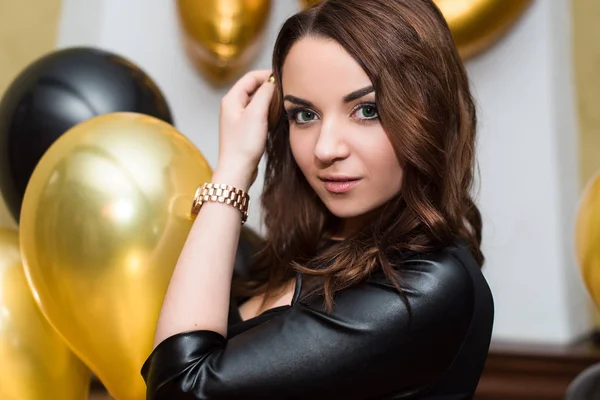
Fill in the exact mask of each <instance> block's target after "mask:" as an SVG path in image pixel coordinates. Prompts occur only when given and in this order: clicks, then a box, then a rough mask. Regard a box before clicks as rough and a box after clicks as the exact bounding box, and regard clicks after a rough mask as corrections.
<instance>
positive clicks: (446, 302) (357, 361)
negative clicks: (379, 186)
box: [142, 257, 473, 400]
mask: <svg viewBox="0 0 600 400" xmlns="http://www.w3.org/2000/svg"><path fill="white" fill-rule="evenodd" d="M402 271H403V272H402V280H401V285H402V287H403V289H404V295H405V296H407V299H408V302H409V304H410V309H411V315H412V317H411V318H409V310H408V308H407V307H406V304H405V302H403V300H402V297H401V295H400V294H399V293H398V292H397V291H396V289H395V288H394V287H393V286H392V285H391V284H390V283H389V282H387V281H386V280H385V278H384V277H383V276H382V275H381V276H380V277H379V278H378V277H377V276H375V277H374V278H372V279H369V280H368V281H366V282H364V283H362V284H360V285H356V286H354V287H351V288H349V289H345V290H343V291H340V292H338V293H337V294H336V303H335V308H334V310H333V312H332V314H331V315H329V314H327V313H326V312H325V311H324V306H323V304H322V298H321V297H314V298H312V299H311V300H307V301H299V302H298V303H296V304H295V305H294V306H293V307H291V308H289V309H287V310H286V311H285V312H284V313H283V314H280V315H277V316H275V317H273V318H272V319H270V320H268V321H266V322H264V323H262V324H259V325H257V326H255V327H253V328H251V329H249V330H247V331H245V332H242V333H240V334H239V335H237V336H235V337H232V338H230V339H229V340H227V339H225V338H224V337H223V336H221V335H219V334H218V333H215V332H211V331H191V332H186V333H180V334H177V335H174V336H172V337H169V338H167V339H165V340H164V341H163V342H162V343H160V344H159V345H158V346H157V347H156V348H155V349H154V351H153V352H152V354H151V355H150V357H149V358H148V360H147V361H146V363H145V364H144V367H143V368H142V375H143V377H144V379H145V381H146V384H147V388H148V389H147V399H149V400H163V399H164V400H166V399H169V400H178V399H225V398H226V399H250V398H263V399H264V398H288V399H289V398H303V399H308V398H315V397H318V398H328V397H329V398H344V399H354V398H366V397H369V398H372V397H380V396H385V395H386V394H388V393H392V392H395V393H396V394H397V393H398V391H399V390H404V391H405V393H406V394H410V393H415V392H418V391H419V390H422V389H423V388H425V387H427V386H428V385H430V384H433V383H434V382H436V381H437V380H438V379H440V378H441V377H442V375H443V373H444V371H445V370H446V369H447V368H448V367H449V366H450V364H451V363H452V360H453V358H454V357H455V355H456V353H457V352H458V349H459V348H460V346H461V343H462V341H463V340H464V337H465V334H466V332H467V330H468V328H469V323H470V319H471V314H472V310H473V286H472V283H471V280H470V277H469V275H468V272H467V271H466V270H465V269H464V268H463V267H462V266H461V264H460V263H459V262H457V261H456V260H455V259H453V258H452V257H445V259H437V260H436V259H429V260H424V259H421V260H413V261H407V262H406V264H405V265H403V268H402Z"/></svg>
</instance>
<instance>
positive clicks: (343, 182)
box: [282, 38, 402, 233]
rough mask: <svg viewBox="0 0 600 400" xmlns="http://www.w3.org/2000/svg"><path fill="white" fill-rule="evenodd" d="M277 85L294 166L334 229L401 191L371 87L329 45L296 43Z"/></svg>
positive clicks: (360, 219) (361, 218) (358, 220)
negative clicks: (287, 123)
mask: <svg viewBox="0 0 600 400" xmlns="http://www.w3.org/2000/svg"><path fill="white" fill-rule="evenodd" d="M282 85H283V96H284V107H285V109H286V112H287V115H288V117H289V120H290V145H291V150H292V153H293V155H294V159H295V160H296V163H297V164H298V166H299V167H300V169H301V170H302V173H303V174H304V176H305V177H306V179H307V181H308V183H309V184H310V185H311V186H312V188H313V189H314V191H315V192H316V193H317V195H318V196H319V197H320V199H321V200H322V201H323V203H324V204H325V206H326V207H327V208H328V209H329V211H330V212H331V213H332V214H333V215H335V216H337V217H339V218H341V219H343V222H344V227H343V228H342V229H344V230H348V231H352V230H355V229H358V228H359V227H360V226H361V225H362V224H363V223H364V222H365V218H367V217H368V215H369V214H368V213H369V212H370V211H373V210H375V209H376V208H378V207H379V206H381V205H383V204H384V203H385V202H386V201H388V200H389V199H391V198H392V197H393V196H395V195H396V194H397V193H398V192H399V191H400V188H401V186H402V168H401V166H400V163H399V161H398V158H397V157H396V153H395V152H394V149H393V147H392V144H391V143H390V141H389V139H388V137H387V135H386V133H385V132H384V130H383V128H382V126H381V124H380V122H379V117H378V113H377V106H376V104H375V92H374V91H373V87H372V83H371V81H370V80H369V78H368V76H367V75H366V74H365V72H364V71H363V70H362V68H361V67H360V66H359V64H358V63H357V62H356V61H355V60H354V59H353V58H352V56H350V54H348V53H347V52H346V51H345V50H344V48H343V47H342V46H341V45H339V44H338V43H337V42H335V41H333V40H326V39H319V38H304V39H301V40H299V41H298V42H296V43H295V44H294V45H293V46H292V48H291V49H290V52H289V53H288V56H287V57H286V59H285V62H284V64H283V68H282ZM346 233H350V232H346Z"/></svg>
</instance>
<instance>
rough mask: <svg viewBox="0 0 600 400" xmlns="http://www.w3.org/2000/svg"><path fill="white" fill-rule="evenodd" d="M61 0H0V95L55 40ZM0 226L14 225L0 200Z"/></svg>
mask: <svg viewBox="0 0 600 400" xmlns="http://www.w3.org/2000/svg"><path fill="white" fill-rule="evenodd" d="M60 5H61V0H19V1H15V0H0V10H2V11H1V12H0V94H3V93H4V91H5V90H6V88H7V86H8V85H9V84H10V82H12V80H13V79H14V78H15V76H17V74H18V73H19V72H20V71H21V70H22V69H23V68H24V67H25V66H26V65H27V64H28V63H30V62H32V61H33V60H35V59H36V58H37V57H39V56H41V55H42V54H44V53H47V52H49V51H51V50H52V49H53V48H54V46H55V42H56V34H57V32H58V23H59V17H60ZM0 226H12V227H14V226H16V225H15V223H14V221H13V219H12V217H11V216H10V214H9V213H8V210H7V209H6V206H5V204H4V202H3V201H2V200H1V199H0Z"/></svg>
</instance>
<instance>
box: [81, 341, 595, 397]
mask: <svg viewBox="0 0 600 400" xmlns="http://www.w3.org/2000/svg"><path fill="white" fill-rule="evenodd" d="M598 338H600V335H598V334H594V335H592V336H590V337H589V338H586V339H584V340H582V341H580V342H578V343H575V344H573V345H569V346H554V345H553V346H550V345H546V346H544V345H539V344H526V343H502V342H495V343H492V346H491V348H490V353H489V355H488V360H487V363H486V366H485V369H484V372H483V375H482V376H481V380H480V382H479V387H478V388H477V393H476V396H475V399H476V400H563V397H564V395H565V392H566V389H567V386H568V385H569V384H570V383H571V382H572V381H573V379H574V378H575V377H576V376H577V375H578V374H579V373H580V372H581V371H583V370H584V369H586V368H587V367H589V366H590V365H592V364H595V363H598V362H600V340H599V339H598ZM109 399H111V398H110V397H109V396H108V395H106V392H105V391H104V389H103V388H102V385H101V384H100V383H99V382H98V381H94V382H93V384H92V391H91V393H90V400H109Z"/></svg>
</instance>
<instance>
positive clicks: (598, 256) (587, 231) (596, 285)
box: [575, 171, 600, 309]
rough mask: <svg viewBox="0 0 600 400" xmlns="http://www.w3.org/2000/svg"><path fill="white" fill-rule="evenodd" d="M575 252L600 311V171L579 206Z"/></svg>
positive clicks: (585, 280)
mask: <svg viewBox="0 0 600 400" xmlns="http://www.w3.org/2000/svg"><path fill="white" fill-rule="evenodd" d="M575 250H576V253H577V261H578V263H579V268H580V271H581V275H582V277H583V281H584V282H585V285H586V287H587V289H588V291H589V293H590V295H591V297H592V299H593V300H594V302H595V304H596V307H598V308H599V309H600V171H599V172H598V173H597V174H596V176H595V178H593V179H592V180H591V181H590V183H589V184H588V186H587V187H586V189H585V190H584V192H583V196H582V198H581V202H580V204H579V209H578V212H577V222H576V229H575Z"/></svg>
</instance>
